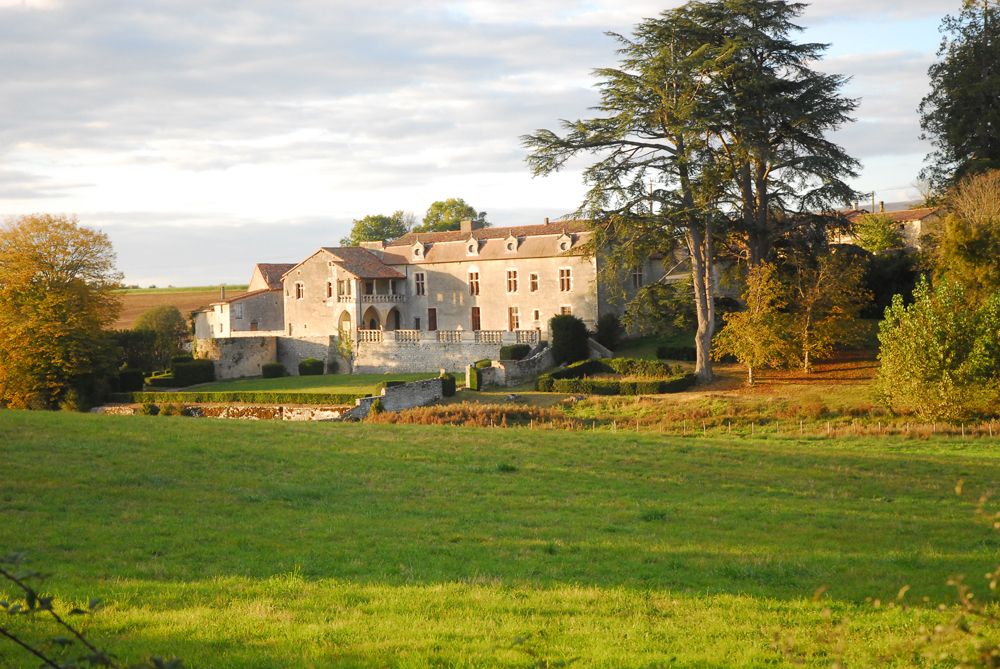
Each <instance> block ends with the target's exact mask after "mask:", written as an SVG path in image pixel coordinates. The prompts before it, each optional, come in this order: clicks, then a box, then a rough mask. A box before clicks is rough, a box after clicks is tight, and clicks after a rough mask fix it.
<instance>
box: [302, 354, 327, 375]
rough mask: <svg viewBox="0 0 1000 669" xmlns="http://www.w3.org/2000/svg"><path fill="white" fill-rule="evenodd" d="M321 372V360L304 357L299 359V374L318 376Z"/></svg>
mask: <svg viewBox="0 0 1000 669" xmlns="http://www.w3.org/2000/svg"><path fill="white" fill-rule="evenodd" d="M322 374H323V361H322V360H317V359H316V358H305V359H304V360H300V361H299V376H320V375H322Z"/></svg>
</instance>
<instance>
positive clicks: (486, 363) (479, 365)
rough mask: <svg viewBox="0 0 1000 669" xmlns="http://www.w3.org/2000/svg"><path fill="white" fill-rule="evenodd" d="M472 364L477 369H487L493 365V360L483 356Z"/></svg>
mask: <svg viewBox="0 0 1000 669" xmlns="http://www.w3.org/2000/svg"><path fill="white" fill-rule="evenodd" d="M472 366H473V367H475V368H476V369H486V368H487V367H492V366H493V361H492V360H490V359H489V358H483V359H482V360H476V361H475V362H474V363H472Z"/></svg>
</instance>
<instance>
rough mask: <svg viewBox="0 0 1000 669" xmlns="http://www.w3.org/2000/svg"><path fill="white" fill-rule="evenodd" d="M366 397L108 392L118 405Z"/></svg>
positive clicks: (347, 400) (303, 401) (340, 401)
mask: <svg viewBox="0 0 1000 669" xmlns="http://www.w3.org/2000/svg"><path fill="white" fill-rule="evenodd" d="M361 397H367V393H361V394H356V393H290V392H273V391H251V390H243V391H230V392H201V393H200V392H197V391H189V392H184V391H177V392H149V393H112V394H111V401H112V402H118V403H125V404H131V403H140V404H141V403H144V402H155V403H163V402H181V403H185V402H186V403H189V404H211V403H216V404H354V400H356V399H359V398H361Z"/></svg>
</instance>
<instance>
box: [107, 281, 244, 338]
mask: <svg viewBox="0 0 1000 669" xmlns="http://www.w3.org/2000/svg"><path fill="white" fill-rule="evenodd" d="M246 288H247V287H246V286H245V285H244V286H226V297H237V296H238V295H242V294H243V293H244V292H246ZM118 295H119V297H120V298H121V301H122V310H121V313H120V314H119V316H118V322H117V323H115V327H116V328H118V329H129V328H131V327H132V326H133V325H134V324H135V320H136V319H137V318H138V317H139V316H140V315H141V314H142V313H143V312H144V311H147V310H149V309H152V308H153V307H158V306H160V305H164V304H166V305H169V306H172V307H177V309H178V310H179V311H180V312H181V315H182V316H184V318H185V319H186V318H187V317H188V314H190V313H191V312H192V311H194V310H195V309H200V308H202V307H207V306H208V305H209V304H211V303H212V302H218V301H219V299H220V297H221V291H220V286H194V287H188V288H126V289H123V290H120V291H118Z"/></svg>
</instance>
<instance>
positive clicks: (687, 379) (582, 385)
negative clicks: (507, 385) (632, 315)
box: [535, 358, 697, 395]
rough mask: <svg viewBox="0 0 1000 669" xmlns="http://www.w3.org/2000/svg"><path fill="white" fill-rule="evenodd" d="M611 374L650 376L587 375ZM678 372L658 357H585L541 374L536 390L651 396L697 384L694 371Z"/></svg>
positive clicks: (536, 383) (673, 391) (677, 390)
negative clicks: (609, 376)
mask: <svg viewBox="0 0 1000 669" xmlns="http://www.w3.org/2000/svg"><path fill="white" fill-rule="evenodd" d="M608 373H612V374H620V375H622V376H646V377H651V378H648V379H641V380H620V379H592V378H587V377H590V376H592V375H594V374H608ZM676 374H677V371H676V370H675V369H674V368H673V367H671V366H670V365H669V364H667V363H664V362H660V361H658V360H641V359H634V358H610V359H607V360H582V361H580V362H576V363H573V364H572V365H567V366H566V367H563V368H562V369H557V370H554V371H552V372H549V373H548V374H541V375H539V376H538V379H537V380H536V381H535V389H536V390H539V391H541V392H560V393H585V394H589V395H652V394H659V393H675V392H680V391H682V390H687V389H688V388H690V387H691V386H692V385H694V382H695V380H696V378H697V377H695V376H694V374H683V375H681V376H677V375H676ZM664 377H673V378H664Z"/></svg>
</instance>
